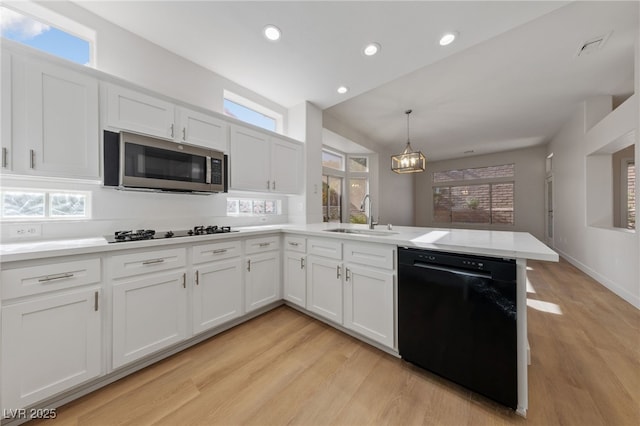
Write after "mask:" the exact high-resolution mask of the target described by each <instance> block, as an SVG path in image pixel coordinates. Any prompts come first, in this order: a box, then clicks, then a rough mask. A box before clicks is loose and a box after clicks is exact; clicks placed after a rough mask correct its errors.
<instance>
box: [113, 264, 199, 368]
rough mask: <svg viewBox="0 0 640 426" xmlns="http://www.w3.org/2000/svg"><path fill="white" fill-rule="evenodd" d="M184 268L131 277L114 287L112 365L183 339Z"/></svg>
mask: <svg viewBox="0 0 640 426" xmlns="http://www.w3.org/2000/svg"><path fill="white" fill-rule="evenodd" d="M186 314H187V291H186V271H185V270H178V271H171V272H166V273H162V274H155V275H153V276H146V277H142V278H136V279H132V280H130V281H125V282H122V283H118V284H117V285H114V286H113V368H118V367H120V366H122V365H124V364H127V363H129V362H131V361H134V360H136V359H139V358H141V357H143V356H145V355H149V354H151V353H153V352H156V351H158V350H160V349H163V348H166V347H168V346H170V345H173V344H174V343H177V342H180V341H181V340H183V339H184V338H185V337H186V335H187V333H186Z"/></svg>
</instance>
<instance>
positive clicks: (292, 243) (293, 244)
mask: <svg viewBox="0 0 640 426" xmlns="http://www.w3.org/2000/svg"><path fill="white" fill-rule="evenodd" d="M289 245H290V246H294V247H298V246H299V245H300V244H299V243H294V242H293V241H289Z"/></svg>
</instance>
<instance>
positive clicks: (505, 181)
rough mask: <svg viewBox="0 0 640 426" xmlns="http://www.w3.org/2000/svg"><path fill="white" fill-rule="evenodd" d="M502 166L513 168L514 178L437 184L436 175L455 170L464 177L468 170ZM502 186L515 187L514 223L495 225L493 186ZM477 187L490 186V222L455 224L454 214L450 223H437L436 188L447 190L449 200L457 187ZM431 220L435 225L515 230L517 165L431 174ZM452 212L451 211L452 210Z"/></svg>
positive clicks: (469, 168)
mask: <svg viewBox="0 0 640 426" xmlns="http://www.w3.org/2000/svg"><path fill="white" fill-rule="evenodd" d="M502 166H512V168H513V175H512V176H503V177H488V178H478V179H464V178H463V179H460V180H449V181H440V182H438V183H436V182H435V176H436V173H446V172H450V171H453V170H459V171H462V172H463V173H462V176H464V171H466V170H475V169H484V168H491V167H502ZM500 184H512V185H513V198H512V202H513V212H512V214H513V221H512V223H494V222H493V215H494V210H493V205H494V202H493V186H494V185H500ZM476 185H489V222H488V223H487V222H482V223H477V222H454V221H453V217H452V214H451V213H450V214H449V221H447V222H443V221H436V216H437V215H436V204H435V202H434V195H435V191H436V188H446V189H448V191H449V198H450V199H451V197H452V195H451V194H452V189H453V188H457V187H468V186H476ZM431 203H432V205H431V218H432V222H433V223H434V224H439V225H446V224H449V225H458V226H460V225H476V226H485V227H491V228H494V227H509V228H513V227H515V226H516V165H515V163H507V164H498V165H490V166H481V167H467V168H461V169H448V170H436V171H433V172H432V173H431ZM450 212H451V210H450Z"/></svg>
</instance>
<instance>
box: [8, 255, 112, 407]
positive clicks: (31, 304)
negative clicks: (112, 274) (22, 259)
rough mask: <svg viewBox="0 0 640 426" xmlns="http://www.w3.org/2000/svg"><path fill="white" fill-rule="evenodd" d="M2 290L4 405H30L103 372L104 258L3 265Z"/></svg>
mask: <svg viewBox="0 0 640 426" xmlns="http://www.w3.org/2000/svg"><path fill="white" fill-rule="evenodd" d="M3 266H4V265H3ZM78 271H80V272H78ZM25 283H29V288H28V289H25V287H24V286H25ZM2 293H3V297H4V300H3V306H2V342H1V357H2V369H1V371H0V377H1V381H2V407H3V408H12V409H19V408H24V407H26V406H28V405H31V404H34V403H36V402H38V401H40V400H43V399H45V398H48V397H50V396H53V395H55V394H57V393H60V392H63V391H66V390H68V389H70V388H72V387H74V386H76V385H79V384H81V383H83V382H86V381H88V380H90V379H93V378H96V377H98V376H100V375H101V373H102V311H101V308H102V306H101V305H102V299H101V297H102V289H101V287H100V261H99V259H91V260H84V261H74V262H66V263H65V262H58V263H52V264H48V265H36V266H28V267H25V268H19V269H8V270H3V271H2ZM9 294H12V295H15V296H20V295H33V296H30V297H26V298H21V299H14V300H12V299H11V298H9V299H7V298H6V297H5V296H6V295H9Z"/></svg>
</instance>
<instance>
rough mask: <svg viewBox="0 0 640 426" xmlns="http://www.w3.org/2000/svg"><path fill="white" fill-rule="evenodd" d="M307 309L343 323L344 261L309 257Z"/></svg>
mask: <svg viewBox="0 0 640 426" xmlns="http://www.w3.org/2000/svg"><path fill="white" fill-rule="evenodd" d="M307 265H308V266H307V309H308V310H310V311H311V312H314V313H316V314H318V315H320V316H322V317H325V318H327V319H329V320H331V321H333V322H337V323H338V324H342V262H341V261H339V260H335V259H329V258H324V257H318V256H309V257H308V258H307Z"/></svg>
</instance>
